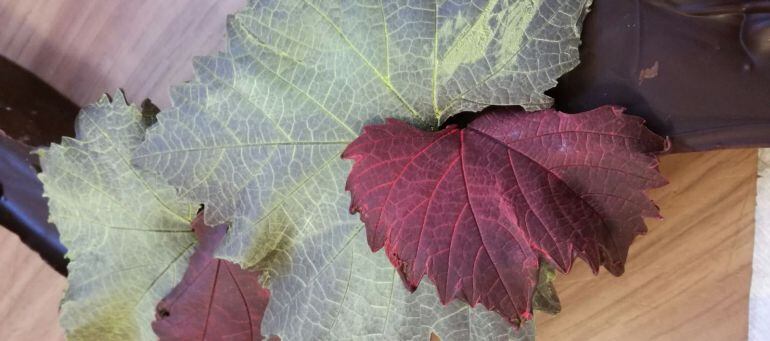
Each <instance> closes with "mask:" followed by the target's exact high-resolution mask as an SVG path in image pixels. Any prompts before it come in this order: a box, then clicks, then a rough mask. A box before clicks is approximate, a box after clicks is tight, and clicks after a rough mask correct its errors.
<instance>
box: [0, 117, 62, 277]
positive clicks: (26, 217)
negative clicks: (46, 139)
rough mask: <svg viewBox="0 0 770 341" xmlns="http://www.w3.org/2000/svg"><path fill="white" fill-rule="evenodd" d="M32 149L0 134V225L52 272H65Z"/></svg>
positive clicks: (57, 235)
mask: <svg viewBox="0 0 770 341" xmlns="http://www.w3.org/2000/svg"><path fill="white" fill-rule="evenodd" d="M31 151H32V148H31V147H29V146H26V145H23V144H21V143H19V142H17V141H14V140H13V139H11V138H10V137H8V136H7V135H5V134H4V133H3V132H2V131H0V165H2V166H0V225H2V226H5V227H7V228H8V229H10V230H11V231H13V232H15V233H16V234H18V235H19V237H20V238H21V240H22V241H23V242H24V243H25V244H27V245H28V246H29V247H30V248H32V249H33V250H35V251H37V253H39V254H40V256H41V257H43V259H44V260H45V261H46V262H48V264H50V265H51V266H52V267H53V268H54V269H56V271H58V272H59V273H62V274H66V273H67V261H66V260H65V259H64V254H65V253H66V252H67V249H65V248H64V246H63V245H62V244H61V242H59V232H58V231H57V230H56V227H55V226H54V225H53V224H51V223H49V222H48V221H47V220H48V219H47V218H48V204H47V203H46V200H45V199H44V198H43V184H42V183H41V182H40V180H39V179H38V178H37V172H38V169H39V163H38V160H37V156H36V155H34V154H31Z"/></svg>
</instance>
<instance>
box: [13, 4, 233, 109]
mask: <svg viewBox="0 0 770 341" xmlns="http://www.w3.org/2000/svg"><path fill="white" fill-rule="evenodd" d="M244 4H245V0H216V1H214V0H163V1H153V0H140V1H135V0H132V1H119V0H0V54H2V55H4V56H6V57H7V58H9V59H11V60H14V61H16V62H17V63H18V64H20V65H21V66H23V67H25V68H26V69H28V70H31V71H32V72H34V73H35V74H37V75H38V76H39V77H40V78H42V79H43V80H45V81H46V82H48V83H50V84H51V85H53V86H54V87H55V88H57V89H58V90H59V91H61V92H62V93H63V94H64V95H65V96H67V97H69V98H70V99H71V100H73V101H74V102H75V103H78V104H80V105H84V104H87V103H91V102H94V101H95V100H96V99H98V98H99V96H100V95H101V94H102V93H105V92H108V93H112V92H114V91H115V89H117V88H123V89H124V90H125V91H126V94H127V96H128V98H129V100H131V101H136V102H137V103H138V102H141V101H142V100H143V99H145V98H151V99H152V100H153V101H154V102H155V103H156V104H158V105H159V106H161V107H165V106H167V105H168V104H169V98H168V88H169V86H171V85H174V84H179V83H181V82H183V81H187V80H190V79H191V78H192V63H191V62H190V61H191V58H192V57H193V56H196V55H203V54H208V53H211V52H212V51H214V50H216V49H218V48H219V47H221V46H224V35H225V18H226V16H227V14H229V13H233V12H235V11H236V10H237V9H239V8H241V7H243V5H244Z"/></svg>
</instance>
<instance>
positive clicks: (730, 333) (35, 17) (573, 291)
mask: <svg viewBox="0 0 770 341" xmlns="http://www.w3.org/2000/svg"><path fill="white" fill-rule="evenodd" d="M242 4H243V0H225V1H221V0H218V1H214V0H209V1H206V0H191V1H183V0H164V1H152V0H141V1H139V0H137V1H119V0H0V54H3V55H5V56H7V57H8V58H10V59H12V60H15V61H16V62H18V63H20V64H21V65H23V66H24V67H27V68H28V69H30V70H32V71H33V72H35V73H36V74H38V75H39V76H40V77H41V78H43V79H44V80H46V81H48V82H49V83H51V84H52V85H53V86H54V87H56V88H57V89H59V90H60V91H61V92H62V93H63V94H65V95H66V96H68V97H70V98H71V99H73V100H74V101H75V102H77V103H80V104H86V103H88V102H91V101H93V100H95V99H96V98H98V96H99V95H100V94H101V93H103V92H112V91H114V89H115V88H118V87H121V88H124V89H126V92H127V95H128V98H129V100H131V101H133V102H139V101H141V100H142V99H144V98H145V97H150V98H152V99H153V101H154V102H155V103H157V104H159V105H160V106H161V107H164V106H167V105H168V98H167V93H168V91H167V88H168V86H169V85H171V84H175V83H179V82H182V81H184V80H188V79H190V78H191V74H192V68H191V66H190V65H191V64H190V61H191V57H192V56H193V55H198V54H205V53H209V52H211V51H214V50H216V49H217V48H218V47H219V46H222V39H221V38H222V37H223V35H224V18H225V13H230V12H233V11H234V10H235V9H237V8H238V7H239V6H241V5H242ZM661 169H662V171H663V173H664V175H666V176H667V177H668V178H669V180H670V181H671V184H670V185H669V186H667V187H665V188H663V189H659V190H655V191H653V192H652V197H653V198H654V199H655V200H656V201H657V202H658V204H659V206H660V207H661V210H662V213H663V215H664V216H665V217H666V219H665V220H664V221H650V222H649V227H650V232H649V233H648V234H647V235H646V236H643V237H640V238H638V239H637V242H636V243H635V244H634V245H633V246H632V247H631V255H630V256H629V262H628V266H627V270H626V274H625V275H623V276H622V277H619V278H616V277H613V276H611V275H609V274H607V273H606V272H605V271H603V272H601V273H600V274H599V276H598V277H594V276H593V275H592V274H591V273H590V271H589V270H588V269H587V267H586V266H585V264H583V263H582V262H580V261H579V262H578V264H576V266H575V267H574V270H573V273H571V274H569V275H567V276H560V277H559V278H558V279H557V282H556V285H557V288H558V290H559V292H560V296H561V299H562V305H563V311H562V313H561V314H559V315H557V316H555V317H551V316H546V315H544V314H537V315H536V319H537V334H538V339H539V340H651V339H660V340H683V339H687V340H689V339H699V340H742V339H745V338H746V333H747V312H748V289H749V278H750V273H751V252H752V240H753V217H754V193H755V175H756V151H755V150H737V151H719V152H709V153H695V154H683V155H673V156H666V157H664V158H663V161H662V166H661ZM33 256H34V255H30V252H29V250H27V249H26V247H25V246H23V245H22V244H20V241H19V240H18V238H15V236H13V235H12V234H10V233H8V232H7V231H5V230H0V265H2V266H3V271H4V273H3V274H2V275H0V290H3V291H0V292H3V295H2V299H0V340H52V339H59V338H61V331H60V329H59V328H58V326H57V325H56V324H55V316H52V315H53V314H55V312H56V310H57V309H58V302H57V300H58V297H60V295H61V290H63V288H64V281H63V278H61V277H60V276H58V275H56V274H55V273H53V272H52V270H50V269H47V268H46V267H45V265H44V264H43V263H42V262H41V261H40V260H39V258H35V257H33ZM9 269H11V270H12V271H11V270H9ZM7 274H13V275H12V276H8V275H7ZM6 288H10V289H6ZM20 288H21V289H20ZM7 290H10V291H7ZM3 316H6V318H3ZM8 316H11V318H8ZM8 331H11V332H12V333H14V334H7V333H9V332H8Z"/></svg>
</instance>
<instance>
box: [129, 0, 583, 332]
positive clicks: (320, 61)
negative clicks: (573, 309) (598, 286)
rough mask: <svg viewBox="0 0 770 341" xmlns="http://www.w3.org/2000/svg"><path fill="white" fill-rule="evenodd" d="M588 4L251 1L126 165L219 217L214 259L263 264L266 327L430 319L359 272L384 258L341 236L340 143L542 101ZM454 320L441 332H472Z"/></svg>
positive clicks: (567, 57) (385, 324) (571, 48)
mask: <svg viewBox="0 0 770 341" xmlns="http://www.w3.org/2000/svg"><path fill="white" fill-rule="evenodd" d="M589 3H590V1H589V0H585V1H575V0H540V1H528V0H527V1H524V0H507V1H506V0H492V1H483V0H480V1H428V0H418V1H413V2H410V3H409V4H406V3H402V2H398V1H363V0H362V1H350V2H330V1H313V0H287V1H261V0H254V1H250V3H249V5H248V8H247V9H245V10H243V11H241V12H239V13H237V14H235V15H234V16H232V17H231V18H229V20H228V26H227V28H228V46H227V48H226V49H225V51H223V52H221V53H218V54H216V55H214V56H208V57H200V58H197V59H196V60H195V61H194V67H195V74H196V79H195V80H193V81H192V82H190V83H187V84H184V85H181V86H178V87H175V88H173V89H172V91H171V96H172V101H173V107H172V108H170V109H168V110H165V111H163V112H161V113H160V114H158V116H157V120H158V123H157V124H156V125H155V126H154V127H153V128H152V129H150V130H149V131H148V133H147V139H146V141H145V142H144V143H143V144H142V145H141V146H140V147H139V148H138V149H137V151H136V152H135V155H134V159H133V162H134V164H136V165H137V166H138V167H140V168H142V169H146V170H148V171H153V172H156V173H157V174H159V175H160V176H161V177H162V178H163V179H165V180H166V181H168V183H170V184H171V185H173V186H175V187H176V188H177V189H178V190H179V193H180V195H181V196H183V197H184V198H185V199H187V200H190V201H194V202H202V203H204V204H205V205H206V215H205V218H206V223H207V224H209V225H216V224H220V223H222V222H229V223H231V226H232V228H231V230H230V231H229V232H228V236H227V237H226V239H225V241H224V243H223V245H222V246H221V247H220V248H219V249H218V251H217V254H216V256H217V257H219V258H222V259H226V260H229V261H233V262H235V263H239V264H241V265H242V266H244V267H252V266H255V265H258V266H260V267H262V268H263V269H266V270H267V273H268V276H266V278H267V279H266V285H267V287H268V288H269V289H270V291H271V294H272V295H273V297H274V298H273V299H271V304H270V305H269V306H268V309H267V312H266V315H265V319H264V321H263V324H264V325H263V331H264V333H265V334H266V335H270V334H275V335H278V336H281V337H285V335H302V336H306V337H311V338H314V337H315V336H318V335H334V336H335V337H342V338H345V337H353V336H364V335H370V334H371V335H375V334H376V335H380V336H384V337H385V338H386V339H399V338H402V337H405V336H404V335H401V334H398V333H399V332H400V331H402V330H411V331H416V330H418V329H419V330H421V331H427V330H429V329H431V328H432V327H430V326H432V325H434V323H435V321H434V322H430V318H422V317H420V318H406V316H412V315H410V314H411V313H413V311H412V310H410V309H420V308H419V307H408V306H407V305H404V304H403V302H402V303H394V301H392V300H391V298H396V297H402V296H398V295H396V294H395V293H399V295H400V293H401V291H398V290H405V289H404V288H402V286H401V285H400V284H398V285H395V284H394V283H393V280H392V278H390V279H388V278H385V279H383V280H382V281H386V282H385V283H386V284H385V287H393V286H395V287H396V288H397V289H394V291H392V292H391V291H387V290H386V291H384V292H383V291H382V290H381V289H380V288H379V286H380V285H381V284H382V282H381V281H380V280H378V281H372V280H371V279H370V278H371V276H374V274H372V275H366V274H368V273H369V272H370V271H374V269H381V270H382V271H385V270H387V271H389V273H392V269H391V268H389V266H390V265H388V264H387V260H386V257H384V256H383V255H377V254H374V255H373V254H372V253H371V252H370V251H368V250H366V248H365V246H363V242H362V241H353V239H355V238H353V237H351V236H353V235H357V234H358V233H359V231H360V228H361V227H360V223H359V222H358V218H357V217H355V216H351V215H350V214H349V212H348V210H347V206H348V203H349V197H348V195H347V194H346V193H345V191H344V183H345V177H346V176H347V174H348V172H349V170H350V163H349V162H348V161H343V160H340V153H341V152H342V150H343V149H344V148H345V146H346V145H347V144H348V143H349V142H350V141H352V140H353V139H354V138H355V137H356V136H357V135H358V133H359V132H360V130H361V128H362V127H363V126H364V125H365V124H368V123H373V122H380V121H383V120H384V119H385V118H387V117H396V118H400V119H403V120H407V121H409V122H412V123H414V124H417V125H419V126H421V127H423V128H437V127H438V126H439V125H440V124H441V123H442V122H444V121H445V120H446V119H447V118H448V117H449V116H451V115H453V114H455V113H457V112H461V111H468V110H479V109H481V108H483V107H485V106H487V105H521V106H523V107H525V108H527V109H537V108H544V107H547V106H549V105H550V103H551V101H550V99H549V98H548V97H547V96H545V95H543V91H545V90H546V89H548V88H550V87H552V86H554V85H555V84H556V78H557V77H559V76H560V75H561V74H563V73H564V72H566V71H568V70H570V69H571V68H572V67H574V66H575V65H576V64H577V63H578V53H577V46H578V44H579V38H578V37H579V33H580V32H579V31H580V30H579V27H580V23H581V21H582V18H583V15H584V13H585V12H586V9H587V6H588V4H589ZM340 257H342V258H340ZM350 259H354V260H355V262H351V260H350ZM367 264H369V265H367ZM372 264H381V266H382V267H381V268H379V267H376V266H374V265H372ZM327 272H328V273H327ZM424 285H425V284H424ZM353 287H356V288H357V289H356V290H358V293H357V295H358V296H356V297H357V299H360V300H372V301H373V302H375V301H377V302H381V301H383V300H384V302H390V303H385V304H384V305H383V307H385V308H383V309H384V311H391V310H393V311H392V313H387V314H385V316H386V317H385V318H383V319H382V323H377V322H375V320H369V318H368V317H367V316H369V314H370V312H369V309H367V310H361V309H363V308H362V307H364V306H366V305H364V304H358V305H355V304H350V303H349V301H348V300H350V299H352V298H351V297H350V296H348V295H346V294H347V293H352V292H351V288H353ZM425 287H428V288H430V287H429V286H428V285H425ZM421 288H422V287H421ZM420 290H427V291H428V292H431V293H432V294H433V296H435V293H434V292H433V291H432V290H430V289H424V288H422V289H420ZM297 292H304V293H307V294H306V295H299V294H295V293H297ZM421 292H423V293H425V292H424V291H421ZM405 293H406V291H404V295H405ZM359 296H360V297H359ZM391 296H392V297H391ZM433 296H431V299H434V300H435V302H434V303H435V304H434V303H431V304H433V305H432V306H435V307H438V305H437V304H438V303H437V302H438V300H437V298H436V297H433ZM404 297H406V296H404ZM415 297H421V296H420V295H419V294H418V295H416V296H415ZM288 299H290V300H289V301H286V300H288ZM414 299H417V298H414ZM404 300H406V298H404ZM404 302H405V301H404ZM388 304H397V305H396V306H392V307H391V308H387V307H388V306H389V305H388ZM458 307H459V306H458ZM436 314H439V315H440V314H443V312H436ZM469 314H470V313H469ZM397 316H402V317H404V318H403V321H401V324H400V325H393V324H392V323H393V320H392V319H393V318H396V317H397ZM418 316H427V315H424V314H423V315H420V314H418ZM452 316H457V315H452ZM466 317H467V316H466ZM448 318H449V317H446V316H444V317H441V319H448ZM364 320H366V322H367V323H363V321H364ZM404 324H406V325H404ZM473 325H476V324H475V323H474V324H473ZM483 325H485V326H487V327H491V326H492V324H491V322H484V323H483ZM461 326H462V324H458V325H457V326H455V327H453V328H450V330H448V331H446V332H445V333H443V334H444V335H441V334H442V333H439V334H440V335H439V336H441V337H442V338H443V339H453V337H454V336H452V335H457V336H456V338H458V339H461V338H463V337H466V338H477V339H484V337H481V336H478V337H476V336H477V335H484V334H483V333H481V332H479V333H476V332H474V331H471V330H472V329H473V328H475V327H468V328H466V330H467V331H468V332H467V333H465V334H463V332H462V331H461V330H462V327H461ZM493 329H494V328H493ZM509 329H510V328H509ZM377 330H379V332H377ZM342 331H344V332H345V333H342ZM372 333H374V334H372ZM377 333H379V334H377ZM447 334H448V335H447ZM428 335H429V334H428ZM423 336H425V335H418V336H415V337H423ZM289 339H293V338H289ZM298 339H302V338H301V337H298Z"/></svg>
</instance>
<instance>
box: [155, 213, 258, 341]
mask: <svg viewBox="0 0 770 341" xmlns="http://www.w3.org/2000/svg"><path fill="white" fill-rule="evenodd" d="M192 226H193V230H194V231H195V235H196V236H197V237H198V246H197V248H196V249H195V253H193V255H192V256H191V257H190V263H189V265H188V267H187V271H186V272H185V274H184V276H183V278H182V281H181V282H180V283H179V284H177V286H176V287H174V289H173V290H172V291H171V293H169V294H168V296H166V297H165V298H163V300H161V301H160V303H158V306H157V308H156V315H155V322H153V323H152V329H153V330H154V331H155V333H156V334H157V335H158V337H159V338H160V339H161V340H223V339H226V340H249V341H250V340H262V339H263V337H262V334H261V332H260V326H261V324H262V316H263V315H264V313H265V309H266V308H267V303H268V300H269V298H270V292H269V291H268V290H267V289H264V288H263V287H262V286H261V284H260V282H259V273H258V272H252V271H246V270H243V269H241V267H240V266H238V265H237V264H233V263H231V262H228V261H225V260H221V259H216V258H214V256H213V254H214V250H215V249H216V247H217V245H219V243H220V242H221V241H222V238H223V237H224V236H225V232H227V225H219V226H216V227H209V226H206V225H205V223H204V222H203V214H199V215H198V217H196V218H195V220H193V223H192Z"/></svg>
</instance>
